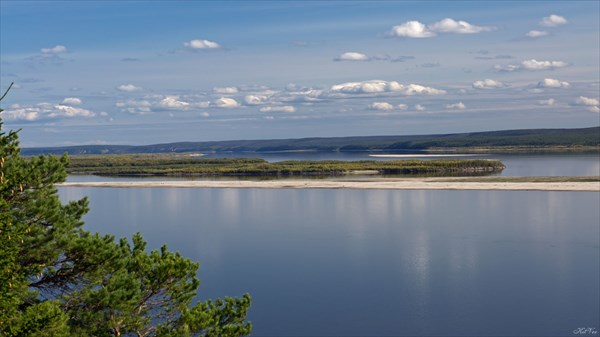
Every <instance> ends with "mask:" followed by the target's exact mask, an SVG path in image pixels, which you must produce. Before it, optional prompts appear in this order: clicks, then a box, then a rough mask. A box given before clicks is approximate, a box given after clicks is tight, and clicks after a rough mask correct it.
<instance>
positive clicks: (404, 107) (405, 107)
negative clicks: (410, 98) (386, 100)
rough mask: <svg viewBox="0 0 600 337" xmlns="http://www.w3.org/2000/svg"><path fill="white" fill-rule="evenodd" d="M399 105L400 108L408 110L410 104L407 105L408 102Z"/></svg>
mask: <svg viewBox="0 0 600 337" xmlns="http://www.w3.org/2000/svg"><path fill="white" fill-rule="evenodd" d="M397 107H398V109H400V110H406V109H408V105H406V104H398V105H397Z"/></svg>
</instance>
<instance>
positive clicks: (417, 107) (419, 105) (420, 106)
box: [415, 104, 425, 111]
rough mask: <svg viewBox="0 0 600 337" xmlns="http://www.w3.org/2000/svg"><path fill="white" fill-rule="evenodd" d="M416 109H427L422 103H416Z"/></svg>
mask: <svg viewBox="0 0 600 337" xmlns="http://www.w3.org/2000/svg"><path fill="white" fill-rule="evenodd" d="M415 110H417V111H423V110H425V107H424V106H423V105H421V104H417V105H415Z"/></svg>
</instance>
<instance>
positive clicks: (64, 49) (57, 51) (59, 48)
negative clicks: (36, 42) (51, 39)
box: [41, 44, 67, 55]
mask: <svg viewBox="0 0 600 337" xmlns="http://www.w3.org/2000/svg"><path fill="white" fill-rule="evenodd" d="M41 51H42V53H44V54H49V55H56V54H63V53H66V52H67V47H65V46H63V45H60V44H59V45H56V46H54V47H52V48H42V49H41Z"/></svg>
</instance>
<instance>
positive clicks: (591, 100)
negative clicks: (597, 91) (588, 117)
mask: <svg viewBox="0 0 600 337" xmlns="http://www.w3.org/2000/svg"><path fill="white" fill-rule="evenodd" d="M575 103H577V104H579V105H588V106H593V105H600V103H599V102H598V100H597V99H595V98H589V97H585V96H579V98H578V99H577V100H575Z"/></svg>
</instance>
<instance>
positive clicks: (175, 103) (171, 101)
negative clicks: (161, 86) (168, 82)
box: [157, 96, 190, 110]
mask: <svg viewBox="0 0 600 337" xmlns="http://www.w3.org/2000/svg"><path fill="white" fill-rule="evenodd" d="M157 105H158V106H159V107H160V108H163V109H169V110H185V109H188V108H189V107H190V103H188V102H183V101H180V100H179V96H166V97H165V98H163V99H162V100H160V101H159V102H158V104H157Z"/></svg>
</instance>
